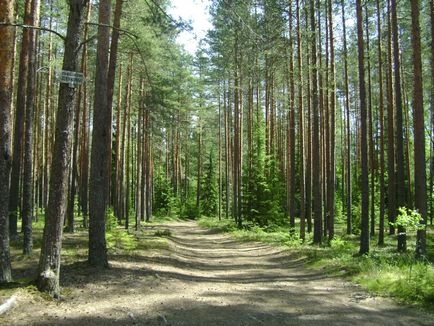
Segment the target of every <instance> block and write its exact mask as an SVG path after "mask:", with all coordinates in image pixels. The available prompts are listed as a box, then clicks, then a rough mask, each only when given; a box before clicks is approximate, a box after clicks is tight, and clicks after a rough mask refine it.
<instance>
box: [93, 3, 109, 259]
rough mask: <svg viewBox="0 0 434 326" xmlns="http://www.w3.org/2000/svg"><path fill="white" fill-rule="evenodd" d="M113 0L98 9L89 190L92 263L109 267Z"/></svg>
mask: <svg viewBox="0 0 434 326" xmlns="http://www.w3.org/2000/svg"><path fill="white" fill-rule="evenodd" d="M110 12H111V1H110V0H101V1H100V2H99V10H98V16H99V18H98V22H99V24H100V25H99V26H98V45H97V53H96V57H97V60H96V71H95V99H94V112H93V134H92V153H91V165H90V189H89V213H90V215H89V222H90V223H89V263H90V264H91V265H95V266H98V267H107V266H108V260H107V245H106V239H105V216H106V209H107V203H108V201H107V200H108V191H109V190H108V189H107V186H108V184H109V180H108V179H109V178H110V166H109V164H110V162H111V160H110V155H109V151H108V149H109V148H111V124H112V121H111V118H112V114H111V112H112V108H111V107H108V106H107V98H108V96H107V91H108V90H107V82H108V80H107V71H108V64H109V62H108V53H109V40H110V29H109V27H106V26H102V25H110Z"/></svg>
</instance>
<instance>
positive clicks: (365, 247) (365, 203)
mask: <svg viewBox="0 0 434 326" xmlns="http://www.w3.org/2000/svg"><path fill="white" fill-rule="evenodd" d="M356 14H357V48H358V57H359V96H360V119H361V121H360V129H361V152H362V153H361V156H362V157H361V160H362V179H361V191H362V216H361V227H360V231H361V234H360V250H359V253H360V254H361V255H363V254H366V253H367V252H369V192H368V191H369V181H368V144H367V126H366V118H367V117H366V115H367V114H366V113H367V112H366V111H367V106H366V85H365V62H364V60H365V58H364V55H365V53H364V46H363V11H362V4H361V0H356Z"/></svg>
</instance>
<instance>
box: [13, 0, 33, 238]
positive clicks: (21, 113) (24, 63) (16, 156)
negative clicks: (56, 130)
mask: <svg viewBox="0 0 434 326" xmlns="http://www.w3.org/2000/svg"><path fill="white" fill-rule="evenodd" d="M24 8H25V9H24V24H25V25H32V24H33V22H32V0H26V3H25V7H24ZM32 32H33V30H31V29H27V28H25V29H23V36H22V41H21V51H20V67H19V72H18V85H19V86H20V87H18V89H17V101H16V112H15V123H14V135H13V150H12V155H13V157H12V171H11V185H10V197H9V212H10V220H9V234H10V236H11V237H12V238H15V237H17V236H18V233H17V231H18V230H17V222H18V212H19V211H20V208H21V203H20V198H21V196H20V179H21V170H22V167H21V159H22V155H23V133H24V119H25V109H26V95H27V94H26V90H27V71H28V61H29V42H30V40H31V35H32Z"/></svg>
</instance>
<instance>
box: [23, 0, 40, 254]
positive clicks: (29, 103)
mask: <svg viewBox="0 0 434 326" xmlns="http://www.w3.org/2000/svg"><path fill="white" fill-rule="evenodd" d="M39 7H40V1H39V0H33V1H32V8H31V23H32V25H35V26H37V25H39ZM36 36H37V35H36V30H34V29H33V30H31V31H30V39H29V44H28V46H29V48H28V65H27V85H26V86H27V90H26V92H27V94H26V95H27V99H26V112H25V129H24V161H23V210H22V214H21V218H22V221H23V224H22V225H23V233H24V241H23V242H24V244H23V253H24V254H25V255H30V254H31V253H32V247H33V241H32V219H33V208H34V207H33V177H32V172H33V153H32V143H33V116H34V111H35V108H36V105H35V103H36V101H35V91H36Z"/></svg>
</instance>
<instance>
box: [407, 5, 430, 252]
mask: <svg viewBox="0 0 434 326" xmlns="http://www.w3.org/2000/svg"><path fill="white" fill-rule="evenodd" d="M419 16H420V8H419V0H411V27H412V28H411V31H412V33H411V36H412V37H411V43H412V47H413V129H414V194H415V208H416V209H417V210H418V211H419V214H420V215H421V224H422V225H423V229H420V230H418V231H417V241H416V256H417V257H422V256H425V255H426V222H427V201H426V200H427V198H426V175H425V173H426V172H425V171H426V166H425V121H424V110H423V84H422V57H421V41H420V24H419Z"/></svg>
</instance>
